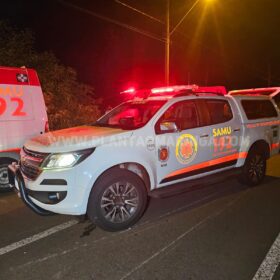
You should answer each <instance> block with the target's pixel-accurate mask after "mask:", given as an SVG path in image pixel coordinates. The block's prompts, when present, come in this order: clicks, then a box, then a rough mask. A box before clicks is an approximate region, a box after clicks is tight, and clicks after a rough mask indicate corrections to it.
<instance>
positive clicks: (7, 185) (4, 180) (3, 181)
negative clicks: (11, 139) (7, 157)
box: [0, 161, 14, 192]
mask: <svg viewBox="0 0 280 280" xmlns="http://www.w3.org/2000/svg"><path fill="white" fill-rule="evenodd" d="M11 163H12V161H7V162H5V163H0V192H7V191H11V190H12V185H13V184H14V178H11V177H10V176H9V170H8V165H9V164H11Z"/></svg>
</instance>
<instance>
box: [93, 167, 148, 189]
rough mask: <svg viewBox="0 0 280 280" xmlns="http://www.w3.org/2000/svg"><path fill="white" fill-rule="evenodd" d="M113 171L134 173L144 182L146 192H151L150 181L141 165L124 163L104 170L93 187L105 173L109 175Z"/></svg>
mask: <svg viewBox="0 0 280 280" xmlns="http://www.w3.org/2000/svg"><path fill="white" fill-rule="evenodd" d="M113 170H128V171H130V172H132V173H134V174H135V175H137V176H138V177H139V178H140V179H141V180H142V181H143V182H144V185H145V187H146V191H147V192H149V191H150V190H151V179H150V175H149V173H148V171H147V170H146V168H145V167H144V166H143V165H141V164H139V163H136V162H124V163H120V164H116V165H114V166H112V167H110V168H108V169H106V170H104V171H103V172H102V173H101V174H100V175H99V176H98V177H97V179H96V180H95V182H94V184H93V187H94V185H95V184H96V183H97V182H98V181H99V180H100V179H101V178H102V177H103V176H106V174H107V173H110V172H112V171H113Z"/></svg>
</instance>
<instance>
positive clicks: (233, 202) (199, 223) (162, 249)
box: [120, 191, 247, 280]
mask: <svg viewBox="0 0 280 280" xmlns="http://www.w3.org/2000/svg"><path fill="white" fill-rule="evenodd" d="M246 193H247V191H246V192H244V193H243V194H242V195H240V196H238V197H237V198H236V199H234V200H233V201H231V202H229V203H227V204H226V206H225V207H224V208H223V209H221V210H219V211H216V212H214V213H213V214H212V215H209V216H207V217H206V218H204V219H202V220H201V221H200V222H198V223H197V224H195V225H194V226H192V227H191V228H190V229H188V230H187V231H185V232H184V233H182V234H181V235H179V236H178V237H177V238H175V239H174V240H173V241H171V242H170V243H168V244H167V245H166V246H164V247H162V248H161V249H160V250H159V251H157V252H155V253H154V254H153V255H151V256H150V257H149V258H147V259H146V260H144V261H143V262H141V263H140V264H139V265H137V266H136V267H134V268H133V269H132V270H130V271H129V272H128V273H127V274H125V275H124V276H123V277H121V278H120V280H124V279H127V278H128V277H130V276H131V275H132V274H133V273H134V272H136V271H138V270H139V269H141V268H142V267H143V266H144V265H146V264H148V263H149V262H150V261H152V260H153V259H155V258H156V257H158V256H159V255H161V254H162V253H164V252H165V251H167V250H168V249H170V248H172V247H173V246H174V245H176V244H177V243H178V242H179V241H180V240H182V239H183V238H184V237H186V236H187V235H188V234H190V233H191V232H193V231H194V230H196V229H197V228H199V227H200V226H201V225H203V224H205V223H207V222H208V221H209V220H212V219H214V218H215V217H217V216H219V215H221V214H222V213H223V212H224V211H225V210H227V209H228V208H230V207H231V206H232V205H234V204H235V203H236V202H237V201H238V200H239V199H240V198H241V197H242V196H243V195H244V194H246Z"/></svg>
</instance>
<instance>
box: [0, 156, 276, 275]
mask: <svg viewBox="0 0 280 280" xmlns="http://www.w3.org/2000/svg"><path fill="white" fill-rule="evenodd" d="M268 175H269V177H267V179H266V180H265V182H264V183H263V184H262V185H261V186H258V187H255V188H247V187H245V186H242V185H240V184H239V183H238V182H236V181H235V180H227V181H225V182H221V183H218V184H215V185H210V186H205V187H203V188H202V189H199V190H196V191H192V192H187V193H184V194H181V195H177V196H173V197H169V198H164V199H155V198H153V199H151V201H150V205H149V208H148V209H147V212H146V213H145V215H144V217H143V218H142V219H141V221H140V222H139V223H138V224H137V226H135V227H134V228H132V229H130V230H127V231H124V232H119V233H109V232H104V231H102V230H101V229H99V228H95V226H94V225H92V224H90V223H89V222H88V221H85V222H80V223H77V221H76V220H75V219H73V217H69V216H58V215H57V216H52V217H40V216H37V215H35V214H34V213H33V212H31V210H29V209H28V208H26V207H25V206H24V205H23V204H22V202H21V201H20V200H19V199H18V198H17V196H16V195H15V194H13V193H10V194H2V195H0V229H1V230H0V279H1V280H2V279H3V280H4V279H5V280H6V279H25V280H28V279H67V280H68V279H97V280H99V279H199V280H200V279H213V280H218V279H223V280H225V279H234V280H236V279H238V280H242V279H250V280H251V279H253V278H254V277H255V279H273V280H279V279H280V266H279V265H278V264H279V262H280V237H279V238H277V237H278V235H279V233H280V156H279V157H276V158H274V159H273V160H272V161H270V163H269V167H268ZM277 266H278V268H277ZM265 275H266V276H265Z"/></svg>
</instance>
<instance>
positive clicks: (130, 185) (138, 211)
mask: <svg viewBox="0 0 280 280" xmlns="http://www.w3.org/2000/svg"><path fill="white" fill-rule="evenodd" d="M146 206H147V191H146V188H145V184H144V182H143V181H142V179H141V178H140V177H138V176H137V175H136V174H134V173H132V172H130V171H127V170H122V169H114V170H112V171H109V172H108V173H106V174H105V175H102V177H101V178H100V179H98V181H97V182H96V184H95V185H94V186H93V188H92V190H91V193H90V196H89V201H88V209H87V215H88V217H89V219H90V220H91V221H92V222H93V223H94V224H96V225H97V226H99V227H100V228H102V229H104V230H107V231H120V230H125V229H127V228H129V227H131V226H132V225H134V224H135V223H136V222H137V221H138V220H139V219H140V218H141V217H142V215H143V213H144V211H145V209H146Z"/></svg>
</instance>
